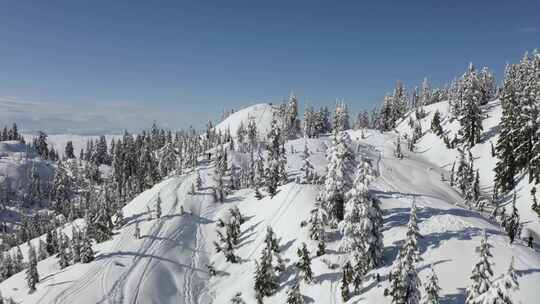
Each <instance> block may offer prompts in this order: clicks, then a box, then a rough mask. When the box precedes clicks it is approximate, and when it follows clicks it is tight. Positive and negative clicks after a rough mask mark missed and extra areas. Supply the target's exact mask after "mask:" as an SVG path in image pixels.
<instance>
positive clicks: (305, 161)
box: [300, 142, 314, 183]
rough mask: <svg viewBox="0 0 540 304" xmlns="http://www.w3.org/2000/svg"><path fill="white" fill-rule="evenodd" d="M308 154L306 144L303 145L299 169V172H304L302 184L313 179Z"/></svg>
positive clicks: (311, 165) (312, 169)
mask: <svg viewBox="0 0 540 304" xmlns="http://www.w3.org/2000/svg"><path fill="white" fill-rule="evenodd" d="M309 157H310V152H309V148H308V145H307V142H305V143H304V151H303V152H302V156H301V158H302V168H300V171H302V172H304V177H303V180H304V183H311V182H312V179H313V171H314V168H313V164H311V161H310V160H309Z"/></svg>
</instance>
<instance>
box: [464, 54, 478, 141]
mask: <svg viewBox="0 0 540 304" xmlns="http://www.w3.org/2000/svg"><path fill="white" fill-rule="evenodd" d="M461 85H462V88H461V89H462V93H461V96H460V102H461V104H462V110H461V116H460V118H459V123H460V125H461V129H460V130H459V134H460V136H461V141H462V142H464V143H465V144H466V145H467V147H469V148H472V147H473V146H474V145H476V144H477V143H478V142H479V141H480V134H481V132H482V130H483V127H482V119H483V116H482V110H481V108H480V104H481V102H482V93H481V90H480V88H479V87H478V86H479V83H478V78H477V74H476V71H475V69H474V66H473V65H472V64H471V65H470V66H469V70H468V72H467V73H465V75H464V76H463V80H462V83H461Z"/></svg>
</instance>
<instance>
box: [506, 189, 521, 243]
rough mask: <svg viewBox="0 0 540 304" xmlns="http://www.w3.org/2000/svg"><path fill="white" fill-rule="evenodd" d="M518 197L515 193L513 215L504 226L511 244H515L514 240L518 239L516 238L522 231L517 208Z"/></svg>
mask: <svg viewBox="0 0 540 304" xmlns="http://www.w3.org/2000/svg"><path fill="white" fill-rule="evenodd" d="M516 196H517V195H516V193H515V192H514V195H513V198H512V214H511V215H510V217H509V218H508V219H507V220H506V223H505V225H504V229H505V230H506V233H508V237H509V238H510V244H512V243H513V242H514V239H515V238H516V236H519V233H520V230H521V222H520V218H519V212H518V209H517V207H516Z"/></svg>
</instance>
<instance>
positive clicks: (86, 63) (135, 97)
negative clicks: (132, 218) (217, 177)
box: [0, 0, 540, 130]
mask: <svg viewBox="0 0 540 304" xmlns="http://www.w3.org/2000/svg"><path fill="white" fill-rule="evenodd" d="M392 2H395V3H392ZM0 43H1V46H0V101H1V100H2V98H3V99H4V100H9V101H10V102H11V103H13V102H20V103H22V104H24V103H28V104H29V105H32V104H33V103H45V104H49V103H50V104H51V105H53V106H54V107H55V108H61V109H62V111H61V113H62V114H61V115H67V116H69V115H68V114H66V113H71V111H72V112H77V111H79V112H82V114H85V113H86V114H89V115H88V117H86V116H85V117H83V118H81V119H88V120H89V121H90V122H89V124H91V120H92V119H96V117H97V118H98V119H96V120H97V121H98V122H97V123H96V130H98V129H99V127H102V128H103V129H107V128H110V129H114V128H121V127H127V128H137V127H145V126H146V125H148V124H150V123H151V121H152V120H153V119H156V120H158V121H160V122H161V123H162V124H163V125H166V126H170V127H186V126H189V125H191V124H193V125H196V126H201V125H203V124H204V123H203V122H204V121H206V120H207V119H209V118H216V117H217V113H218V112H219V111H220V110H221V109H222V108H224V107H226V108H238V107H240V106H243V105H247V104H251V103H253V102H256V101H273V102H278V101H280V100H282V99H283V98H285V97H286V96H287V95H288V93H289V92H290V91H291V90H294V91H295V92H296V93H297V95H298V96H299V97H300V100H301V102H302V105H303V104H304V103H305V102H310V103H312V104H314V105H316V106H319V105H323V104H328V105H331V104H333V103H334V100H335V99H336V98H343V99H344V100H345V101H346V102H347V103H348V104H349V105H350V108H351V109H352V110H353V111H358V110H360V109H363V108H371V107H372V106H373V105H375V104H376V103H379V102H380V100H381V99H382V97H383V96H384V94H385V92H387V91H389V90H391V89H392V87H393V85H394V83H395V81H396V80H397V79H400V80H402V81H404V82H405V84H406V85H407V86H413V85H417V84H419V83H420V82H421V81H422V79H423V77H424V76H428V77H429V78H430V79H431V81H432V83H434V84H441V83H444V82H446V81H448V80H450V79H451V78H453V77H454V76H457V75H459V74H460V73H462V72H463V71H464V69H465V68H466V66H467V64H468V62H471V61H472V62H473V63H475V64H476V65H477V66H484V65H486V66H489V67H490V68H492V69H493V70H494V71H495V72H496V75H497V76H498V79H499V80H500V77H501V75H502V71H503V68H504V65H505V63H506V62H515V61H517V60H519V58H520V57H521V56H522V54H523V52H524V51H526V50H532V49H534V48H538V47H540V1H371V3H367V1H317V0H311V1H253V0H252V1H233V0H230V1H0ZM21 107H22V108H24V106H21ZM0 111H1V109H0ZM17 111H18V112H17ZM17 111H16V112H13V113H20V111H21V110H20V109H19V110H17ZM51 111H52V110H51ZM127 111H132V114H133V113H138V114H133V115H132V116H129V118H126V117H124V119H121V120H119V121H121V122H122V124H123V125H119V121H116V119H115V117H116V115H120V114H121V113H124V114H125V112H127ZM9 113H11V112H9ZM32 113H33V115H34V116H33V118H34V120H39V113H36V111H34V112H32ZM82 114H81V113H78V114H77V115H82ZM90 114H91V115H90ZM9 115H12V114H9ZM58 115H60V114H58ZM6 116H8V115H7V114H5V113H4V115H3V116H2V115H0V120H6V119H9V118H10V117H9V116H8V117H6ZM17 117H19V116H15V114H13V118H17ZM51 117H56V116H54V115H53V116H51ZM64 118H65V119H66V120H67V122H66V124H69V123H70V120H69V117H64ZM0 122H1V121H0ZM38 123H39V121H38ZM71 123H75V122H74V121H71ZM108 123H109V124H111V125H110V126H109V125H107V124H108ZM115 123H116V124H115ZM113 125H114V126H113ZM23 127H24V126H23ZM44 127H46V126H44Z"/></svg>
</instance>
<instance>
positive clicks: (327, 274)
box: [0, 100, 540, 304]
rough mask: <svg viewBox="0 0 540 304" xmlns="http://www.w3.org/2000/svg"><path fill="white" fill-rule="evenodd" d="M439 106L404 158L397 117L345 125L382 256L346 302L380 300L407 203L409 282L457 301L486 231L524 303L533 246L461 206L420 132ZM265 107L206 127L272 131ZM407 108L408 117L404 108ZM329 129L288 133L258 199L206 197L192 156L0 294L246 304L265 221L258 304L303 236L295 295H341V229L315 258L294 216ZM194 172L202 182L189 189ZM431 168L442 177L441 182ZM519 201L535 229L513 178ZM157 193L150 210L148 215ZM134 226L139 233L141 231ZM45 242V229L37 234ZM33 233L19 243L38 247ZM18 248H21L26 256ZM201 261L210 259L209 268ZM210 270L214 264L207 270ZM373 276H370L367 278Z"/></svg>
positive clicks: (291, 278) (325, 298)
mask: <svg viewBox="0 0 540 304" xmlns="http://www.w3.org/2000/svg"><path fill="white" fill-rule="evenodd" d="M447 107H448V104H447V103H445V102H441V103H436V104H433V105H430V106H427V107H426V108H425V110H426V112H427V114H428V115H427V116H426V117H425V118H423V119H421V120H420V122H421V124H422V130H423V136H422V138H421V139H420V141H419V142H418V143H417V147H416V151H415V152H408V151H405V150H406V149H403V150H404V152H403V153H404V154H405V157H404V158H403V159H398V158H396V157H395V156H394V152H395V148H396V142H397V138H398V136H403V135H404V134H410V133H411V132H412V130H411V127H410V126H409V125H408V123H407V121H408V118H405V119H403V120H402V121H401V122H400V123H399V124H398V127H397V131H398V132H399V133H397V132H394V131H391V132H380V131H376V130H349V131H347V133H348V134H349V136H350V138H351V139H352V143H351V148H352V150H353V151H355V156H356V158H357V159H360V158H363V159H365V160H368V161H369V162H370V163H371V164H372V167H373V170H374V171H375V172H376V173H377V174H376V175H377V178H376V179H375V181H373V182H372V183H371V184H370V193H372V195H374V196H375V197H376V198H377V199H379V200H380V202H381V207H382V209H383V212H384V221H383V226H382V227H381V228H382V232H383V235H384V251H383V260H384V262H383V264H382V266H381V267H378V268H376V269H374V270H371V271H370V272H369V273H368V274H367V275H366V276H365V278H364V282H363V283H362V287H361V290H360V293H359V294H354V295H353V296H352V297H351V299H350V300H349V301H347V303H391V298H390V297H388V296H385V295H384V293H385V289H387V288H389V286H390V282H389V273H390V271H392V269H394V266H395V263H396V258H397V255H398V250H399V248H400V247H401V246H402V244H403V243H404V242H405V240H406V232H407V222H408V221H409V212H410V209H411V206H412V204H413V202H414V203H415V204H416V206H417V209H418V210H417V217H418V227H419V232H420V234H421V235H422V237H421V238H419V239H418V250H419V253H420V256H421V258H422V260H421V261H420V262H418V264H417V270H418V272H419V276H420V279H421V280H422V281H423V282H426V280H427V275H428V274H429V273H430V272H431V271H430V267H431V266H432V267H433V268H434V270H435V271H436V273H437V275H438V277H439V283H440V287H441V288H442V290H441V292H440V295H441V303H463V302H464V301H465V297H466V291H465V290H466V288H467V287H468V286H470V284H471V279H470V277H471V269H472V268H473V266H474V265H475V263H477V262H478V260H479V253H478V251H477V247H478V246H479V245H480V243H481V239H482V235H483V232H484V231H486V232H487V234H488V242H489V243H490V245H491V246H492V248H491V252H492V254H493V258H492V261H493V262H494V265H493V271H494V278H499V277H500V276H501V275H502V274H504V273H505V272H506V270H507V268H508V266H509V264H510V261H511V259H512V257H514V259H515V264H514V267H515V268H516V273H517V274H518V275H519V283H520V288H519V290H517V291H515V292H513V298H514V302H515V303H535V302H536V301H535V298H536V296H537V295H538V291H537V289H536V288H537V285H538V282H539V281H540V271H539V269H540V253H539V252H538V251H536V250H535V249H531V248H527V247H526V244H525V242H524V241H522V240H517V241H516V242H514V243H513V244H511V245H510V244H509V241H508V237H507V236H506V233H505V231H504V230H503V229H502V228H501V226H500V225H499V224H498V223H497V222H496V221H494V220H492V219H489V214H488V213H481V212H478V211H476V210H469V209H468V208H466V207H465V206H464V205H462V201H463V198H462V197H461V195H460V193H459V192H458V191H457V190H456V189H454V188H453V187H451V186H450V185H449V183H448V181H447V179H448V176H449V174H450V169H451V165H452V163H453V161H454V160H455V159H456V157H457V156H458V154H457V152H456V150H455V149H448V148H446V146H445V144H444V142H443V140H442V139H441V138H440V137H438V136H436V135H434V134H433V133H432V132H431V131H429V126H430V123H431V120H432V117H433V114H434V111H435V110H437V109H438V110H439V112H440V113H441V114H442V125H443V128H444V130H445V132H448V133H449V134H450V137H451V136H453V133H454V132H456V131H457V128H458V126H457V124H456V122H450V119H449V116H448V115H447V114H446V113H448V111H447ZM485 108H486V113H487V115H488V116H489V117H488V118H487V119H486V120H484V122H483V123H484V132H483V134H482V142H481V143H480V144H478V145H477V146H475V148H474V149H473V150H472V153H473V156H474V157H475V158H476V159H477V161H476V165H475V167H476V168H479V170H480V178H481V186H482V188H481V189H482V194H483V195H485V196H489V194H490V187H491V186H492V185H491V181H492V180H493V175H492V173H491V170H492V168H493V162H494V160H493V159H492V157H491V154H490V144H489V142H490V141H493V142H495V141H496V136H497V132H496V130H497V125H498V121H499V118H500V115H501V114H500V113H501V110H500V103H499V101H497V100H495V101H492V102H490V103H489V104H488V105H487V106H486V107H485ZM272 113H273V108H272V106H270V105H263V104H261V105H255V106H252V107H248V108H246V109H244V110H240V111H238V112H235V113H233V114H232V115H231V116H229V117H228V118H227V119H226V120H224V121H223V122H221V123H220V124H218V125H217V126H216V128H217V129H218V130H222V131H224V130H225V129H226V128H230V130H231V133H233V134H234V132H235V131H236V129H237V128H238V126H239V125H240V122H244V124H247V121H248V120H249V119H254V120H255V121H256V122H257V126H258V127H259V130H260V133H261V134H265V135H266V133H268V130H270V128H271V120H272ZM410 115H414V114H410ZM331 145H332V138H331V136H321V137H319V138H308V139H295V140H291V141H287V142H286V143H285V144H284V145H283V146H284V147H285V149H286V157H287V164H286V166H285V168H286V171H287V174H288V176H289V177H290V179H289V182H288V183H286V184H284V185H282V186H280V187H279V188H278V191H277V193H276V195H275V196H273V197H271V196H269V195H266V196H264V197H263V198H262V199H260V200H259V199H258V198H257V197H256V196H257V195H256V191H254V190H253V189H241V190H236V191H233V192H232V193H230V194H229V195H228V196H227V197H226V198H225V200H224V202H223V203H220V202H216V201H215V199H214V197H215V195H216V194H215V192H214V190H213V189H214V188H215V187H216V162H215V161H214V159H212V160H208V159H207V158H206V156H204V157H200V158H199V160H198V165H197V167H196V168H194V169H188V170H186V171H184V172H183V174H181V175H172V176H170V177H169V178H166V179H165V180H163V181H162V182H160V183H158V184H157V185H155V186H154V187H152V188H151V189H149V190H146V191H144V192H143V193H141V194H140V195H138V196H137V197H136V198H135V199H133V200H132V201H130V202H129V203H127V204H126V205H125V207H123V209H122V210H123V212H122V213H123V216H124V219H125V221H124V224H123V225H121V226H120V227H119V228H116V229H115V231H114V234H113V236H112V239H110V240H108V241H105V242H102V243H99V244H95V245H94V246H93V250H94V252H95V260H94V261H92V262H90V263H86V264H81V263H78V264H75V265H72V266H69V267H67V268H64V269H61V268H60V267H59V265H58V258H57V257H56V256H51V257H48V258H46V259H44V260H42V261H39V263H38V265H37V269H38V272H39V276H40V281H39V283H38V284H37V286H36V291H35V292H32V293H29V290H28V288H27V284H26V281H25V273H24V271H23V272H20V273H18V274H16V275H14V276H12V277H10V278H9V279H7V280H5V281H4V282H2V283H0V291H1V292H2V295H3V296H4V297H11V298H13V299H14V300H15V301H16V302H17V303H46V304H48V303H81V304H87V303H88V304H90V303H231V298H233V297H234V296H235V295H237V294H238V293H241V298H243V300H244V301H245V302H246V303H256V299H255V292H254V275H255V271H256V263H255V261H258V260H259V258H260V257H261V251H262V250H263V248H264V246H265V237H266V233H267V227H272V228H273V230H274V232H275V234H276V236H277V238H278V240H279V249H280V251H281V257H282V259H283V262H284V265H285V269H284V271H283V272H282V273H281V274H280V276H279V282H280V283H279V286H278V288H277V291H276V293H275V294H274V295H272V296H270V297H267V298H264V303H285V301H286V297H287V291H288V290H289V289H290V288H291V287H292V286H293V285H294V283H295V281H296V275H297V271H296V268H295V263H296V261H297V260H298V256H297V249H298V248H300V247H301V245H302V243H306V244H307V248H308V250H309V251H310V253H311V257H312V271H313V282H312V283H310V284H307V283H303V282H302V283H301V285H300V289H301V293H302V294H303V295H304V299H305V300H306V301H307V302H311V303H343V300H342V297H341V292H342V289H341V288H342V284H341V279H342V267H343V266H344V264H345V263H346V262H347V261H348V260H350V257H351V254H350V253H344V252H341V251H340V250H339V242H340V233H339V232H338V231H337V230H336V229H334V228H329V231H328V239H327V248H326V254H325V255H323V256H320V257H316V256H315V252H316V251H317V250H318V243H319V242H317V241H314V240H312V239H310V237H309V231H308V227H307V226H306V225H304V224H303V223H304V222H305V221H307V220H308V219H309V218H310V213H311V210H312V209H313V208H314V207H315V203H316V201H317V197H318V195H319V193H320V191H321V189H322V188H323V185H320V184H305V183H299V182H297V181H298V180H300V178H298V179H297V177H300V176H302V175H303V172H302V171H301V167H302V166H303V159H302V153H301V152H299V151H303V150H304V147H305V146H307V147H308V148H309V150H310V151H311V155H310V157H309V160H310V161H311V163H312V164H313V167H314V170H315V172H316V173H317V175H319V176H322V175H324V174H325V170H326V165H327V158H326V153H327V147H329V146H331ZM247 157H248V156H247V155H246V154H245V153H242V152H238V151H229V160H230V162H231V163H232V165H234V166H236V167H241V166H242V162H243V161H245V159H246V158H247ZM198 176H200V181H201V184H202V186H201V188H200V189H198V190H195V192H194V193H192V188H193V185H195V184H197V177H198ZM441 176H445V177H446V178H445V179H444V180H442V179H441ZM519 185H520V186H519V193H518V207H519V210H520V213H521V215H522V218H523V220H524V223H525V227H526V229H528V230H532V231H539V230H538V218H537V217H536V218H535V217H534V214H533V213H532V212H530V211H528V210H530V204H529V203H528V202H527V201H526V197H527V196H526V194H527V191H528V189H527V184H526V183H525V182H522V183H520V184H519ZM158 200H159V201H160V202H161V203H160V208H161V210H162V211H161V213H162V214H161V216H160V217H159V218H158V217H157V214H156V209H157V204H158ZM233 207H238V208H239V210H240V213H241V214H242V215H243V217H244V219H245V222H244V223H242V225H241V226H240V233H239V243H238V245H237V246H236V247H235V254H236V255H237V256H238V257H239V259H240V261H239V263H230V262H227V261H226V258H225V256H224V255H223V253H221V252H216V250H215V248H214V245H213V242H214V241H219V237H218V235H217V233H216V230H217V229H218V226H217V224H218V223H219V220H220V219H222V220H223V221H224V222H227V221H228V220H229V218H230V212H229V209H231V208H233ZM73 226H76V227H81V228H82V227H84V221H83V220H82V219H79V220H77V221H75V222H73V223H67V224H65V225H64V226H63V228H62V230H63V231H64V233H65V234H66V235H68V237H70V235H71V231H72V227H73ZM137 230H140V238H139V237H138V235H137V234H139V233H138V232H137ZM41 239H42V240H45V236H42V237H41ZM38 241H39V240H38V239H34V240H32V241H31V242H30V243H31V244H32V245H33V246H34V247H37V246H39V242H38ZM27 249H28V248H27V245H26V244H23V245H21V251H22V252H23V253H24V259H25V260H26V259H27V256H26V251H27ZM208 265H212V267H211V268H208V267H207V266H208ZM211 269H215V271H216V273H215V275H212V273H211V271H210V270H211ZM377 277H379V279H380V281H377Z"/></svg>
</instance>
